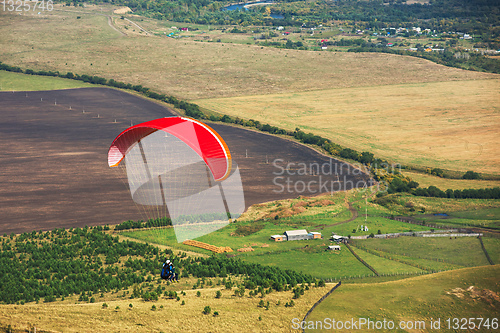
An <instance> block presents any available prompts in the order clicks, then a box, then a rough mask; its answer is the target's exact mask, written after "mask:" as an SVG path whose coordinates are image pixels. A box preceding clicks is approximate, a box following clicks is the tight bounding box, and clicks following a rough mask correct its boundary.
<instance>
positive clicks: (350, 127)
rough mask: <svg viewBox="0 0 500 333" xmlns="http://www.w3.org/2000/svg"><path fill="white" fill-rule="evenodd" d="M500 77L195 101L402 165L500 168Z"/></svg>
mask: <svg viewBox="0 0 500 333" xmlns="http://www.w3.org/2000/svg"><path fill="white" fill-rule="evenodd" d="M499 91H500V80H498V79H495V80H468V81H454V82H434V83H420V84H400V85H387V86H377V87H363V88H357V87H356V88H342V89H329V90H322V91H312V92H303V93H289V94H273V95H259V96H246V97H233V98H223V99H209V100H198V101H196V103H198V104H199V105H201V106H203V107H205V108H208V109H210V110H216V111H219V112H221V113H224V114H229V115H232V116H238V117H242V118H246V119H249V118H253V119H256V120H259V121H261V122H264V123H269V124H271V125H274V126H278V127H281V128H285V129H288V130H294V129H295V128H296V127H299V128H301V129H302V130H303V131H305V132H313V133H315V134H318V135H321V136H324V137H326V138H329V139H332V140H333V141H334V142H337V143H339V144H342V145H344V146H347V147H350V148H354V149H357V150H359V151H370V152H373V153H374V154H375V155H376V156H379V157H384V158H388V159H390V160H393V161H397V162H400V163H403V164H409V165H420V166H429V167H440V168H445V169H451V170H460V171H467V170H475V171H480V172H487V173H498V172H499V170H500V169H499V167H498V165H500V149H499V146H498V138H499V136H498V133H500V114H499V110H500V107H499V105H498V97H499V93H498V92H499Z"/></svg>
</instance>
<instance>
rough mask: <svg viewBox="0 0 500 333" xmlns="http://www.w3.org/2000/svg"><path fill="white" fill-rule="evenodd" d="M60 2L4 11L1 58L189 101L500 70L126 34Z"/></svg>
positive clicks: (458, 77) (440, 78)
mask: <svg viewBox="0 0 500 333" xmlns="http://www.w3.org/2000/svg"><path fill="white" fill-rule="evenodd" d="M103 8H104V9H105V12H106V11H108V12H109V10H110V8H109V7H103ZM55 9H56V10H54V11H52V12H45V13H43V14H41V15H32V14H31V13H30V14H24V15H14V14H11V13H8V12H1V13H0V19H1V20H2V23H3V24H2V26H0V36H1V37H0V42H1V43H2V49H1V50H0V60H1V61H3V62H5V63H7V64H9V65H16V66H20V67H23V68H32V69H34V70H42V69H43V70H58V71H60V72H73V73H78V74H87V75H99V76H103V77H106V78H113V79H115V80H119V81H124V82H127V83H131V84H141V85H143V86H146V87H149V88H151V89H153V90H155V91H158V92H162V93H167V94H171V95H175V96H177V97H180V98H183V99H189V100H194V99H201V98H214V97H228V96H241V95H259V94H262V93H287V92H301V91H310V90H324V89H332V88H343V87H344V88H345V87H360V86H364V87H369V86H379V85H389V84H402V83H421V82H435V81H449V80H471V79H477V80H480V79H486V78H494V77H498V76H497V75H493V74H486V73H478V72H469V71H463V70H459V69H455V68H448V67H444V66H441V65H437V64H434V63H432V62H430V61H426V60H423V59H417V58H414V57H402V56H395V55H389V54H368V53H361V54H354V53H347V52H314V51H299V50H284V49H276V48H266V47H263V48H261V47H260V46H255V45H242V44H226V43H207V42H195V41H190V40H184V39H172V38H167V37H164V36H163V37H162V36H148V37H146V36H142V35H144V34H139V35H140V36H139V35H130V36H123V35H122V34H120V33H119V32H117V31H115V30H114V29H113V28H111V27H110V26H109V25H108V19H107V17H106V16H100V15H96V14H97V13H98V12H99V11H98V9H99V7H98V6H89V8H88V9H83V8H78V9H77V8H74V7H70V8H67V7H59V6H55ZM60 9H64V10H71V12H70V11H61V10H60ZM81 12H83V13H93V14H82V13H81ZM77 17H80V18H79V19H78V18H77ZM134 20H135V21H136V22H138V23H139V24H141V23H142V21H141V20H140V18H134ZM115 21H121V20H120V19H119V16H118V19H117V20H115ZM146 21H147V20H145V22H146ZM146 25H147V23H146ZM128 30H130V29H128ZM54 31H57V34H55V33H53V32H54ZM295 108H296V107H295Z"/></svg>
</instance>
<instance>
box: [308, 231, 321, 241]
mask: <svg viewBox="0 0 500 333" xmlns="http://www.w3.org/2000/svg"><path fill="white" fill-rule="evenodd" d="M308 235H310V236H311V237H312V239H321V232H310V233H308Z"/></svg>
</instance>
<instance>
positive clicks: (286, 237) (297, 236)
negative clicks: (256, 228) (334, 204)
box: [271, 229, 321, 242]
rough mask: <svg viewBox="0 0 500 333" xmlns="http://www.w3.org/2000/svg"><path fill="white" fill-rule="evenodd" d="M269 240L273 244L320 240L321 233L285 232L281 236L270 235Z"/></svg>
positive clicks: (304, 231) (305, 231)
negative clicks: (273, 242)
mask: <svg viewBox="0 0 500 333" xmlns="http://www.w3.org/2000/svg"><path fill="white" fill-rule="evenodd" d="M271 239H272V240H273V241H275V242H282V241H293V240H307V239H321V232H307V230H305V229H301V230H289V231H285V232H284V233H283V235H272V236H271Z"/></svg>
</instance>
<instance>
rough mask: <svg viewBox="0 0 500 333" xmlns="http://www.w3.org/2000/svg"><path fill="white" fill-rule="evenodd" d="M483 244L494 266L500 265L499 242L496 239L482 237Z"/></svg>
mask: <svg viewBox="0 0 500 333" xmlns="http://www.w3.org/2000/svg"><path fill="white" fill-rule="evenodd" d="M483 244H484V248H485V249H486V251H488V254H489V255H490V258H491V260H493V263H494V264H500V240H499V239H498V238H489V237H483Z"/></svg>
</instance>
